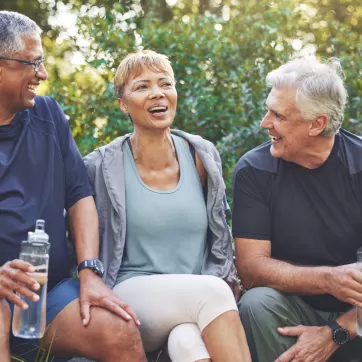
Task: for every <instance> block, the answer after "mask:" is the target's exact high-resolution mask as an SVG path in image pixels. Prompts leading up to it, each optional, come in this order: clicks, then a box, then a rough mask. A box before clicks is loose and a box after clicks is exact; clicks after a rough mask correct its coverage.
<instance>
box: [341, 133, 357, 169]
mask: <svg viewBox="0 0 362 362" xmlns="http://www.w3.org/2000/svg"><path fill="white" fill-rule="evenodd" d="M339 137H340V143H339V145H340V147H339V158H340V159H341V160H342V162H343V163H344V164H345V165H346V166H347V168H348V170H349V172H350V173H351V174H355V173H359V172H362V157H361V154H362V137H361V136H358V135H356V134H353V133H350V132H348V131H346V130H344V129H341V130H340V131H339Z"/></svg>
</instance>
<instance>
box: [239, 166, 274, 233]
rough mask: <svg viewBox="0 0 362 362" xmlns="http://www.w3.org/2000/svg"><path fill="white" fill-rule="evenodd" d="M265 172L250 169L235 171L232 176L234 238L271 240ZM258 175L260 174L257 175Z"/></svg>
mask: <svg viewBox="0 0 362 362" xmlns="http://www.w3.org/2000/svg"><path fill="white" fill-rule="evenodd" d="M264 172H265V171H259V170H255V169H253V168H252V167H250V166H249V167H244V168H240V169H237V170H236V171H235V172H234V176H233V212H232V232H233V236H234V238H246V239H258V240H271V215H270V209H269V205H268V201H267V198H266V197H265V194H266V192H265V191H266V190H263V184H264V188H265V182H264V183H263V182H260V177H268V175H263V173H264ZM258 173H260V174H258Z"/></svg>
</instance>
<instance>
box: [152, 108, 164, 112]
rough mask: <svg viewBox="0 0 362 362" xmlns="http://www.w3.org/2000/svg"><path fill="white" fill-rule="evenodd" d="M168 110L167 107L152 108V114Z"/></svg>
mask: <svg viewBox="0 0 362 362" xmlns="http://www.w3.org/2000/svg"><path fill="white" fill-rule="evenodd" d="M165 110H166V107H152V108H151V109H150V112H153V111H165Z"/></svg>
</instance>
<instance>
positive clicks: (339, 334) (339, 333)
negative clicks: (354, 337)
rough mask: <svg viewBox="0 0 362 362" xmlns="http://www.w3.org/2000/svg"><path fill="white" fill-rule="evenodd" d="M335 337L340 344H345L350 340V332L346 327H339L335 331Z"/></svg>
mask: <svg viewBox="0 0 362 362" xmlns="http://www.w3.org/2000/svg"><path fill="white" fill-rule="evenodd" d="M333 339H334V341H335V342H336V343H338V344H344V343H346V342H348V339H349V333H348V331H347V330H346V329H344V328H338V329H336V330H335V331H334V332H333Z"/></svg>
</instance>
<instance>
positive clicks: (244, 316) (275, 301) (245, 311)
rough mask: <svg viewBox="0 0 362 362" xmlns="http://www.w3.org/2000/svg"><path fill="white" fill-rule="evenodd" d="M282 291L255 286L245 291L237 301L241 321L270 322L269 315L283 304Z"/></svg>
mask: <svg viewBox="0 0 362 362" xmlns="http://www.w3.org/2000/svg"><path fill="white" fill-rule="evenodd" d="M284 298H285V296H284V295H283V293H281V292H279V291H277V290H275V289H273V288H267V287H257V288H253V289H250V290H249V291H247V292H246V293H245V294H244V295H243V296H242V297H241V299H240V301H239V303H238V309H239V313H240V318H241V320H242V322H243V323H247V322H248V321H250V320H255V321H258V323H263V321H264V322H266V323H270V316H271V315H272V314H275V313H276V312H277V311H278V310H279V309H280V308H281V306H282V305H283V299H284Z"/></svg>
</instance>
